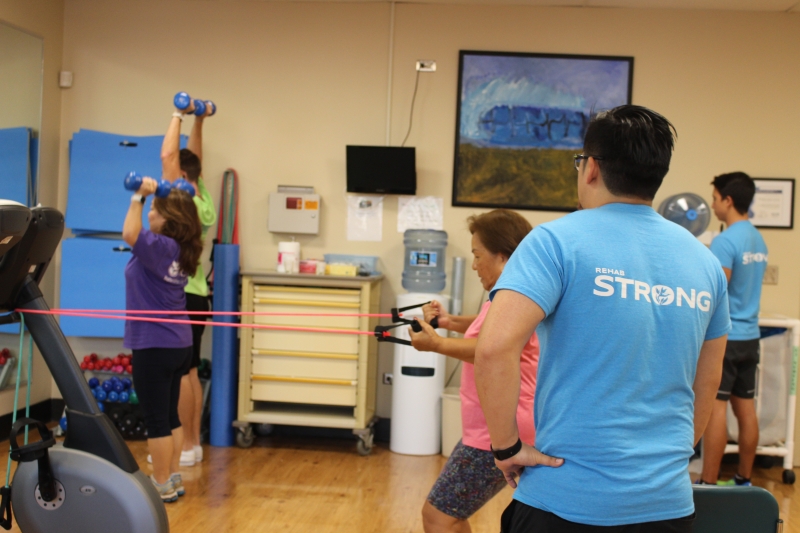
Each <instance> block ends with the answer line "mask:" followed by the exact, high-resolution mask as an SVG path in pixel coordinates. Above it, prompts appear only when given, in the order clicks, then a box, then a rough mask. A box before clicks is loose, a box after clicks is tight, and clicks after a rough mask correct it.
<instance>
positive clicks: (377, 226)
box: [347, 195, 383, 241]
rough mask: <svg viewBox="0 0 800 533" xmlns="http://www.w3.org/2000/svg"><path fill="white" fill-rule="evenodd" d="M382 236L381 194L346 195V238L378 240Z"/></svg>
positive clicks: (351, 239) (352, 239)
mask: <svg viewBox="0 0 800 533" xmlns="http://www.w3.org/2000/svg"><path fill="white" fill-rule="evenodd" d="M382 236H383V196H355V195H348V196H347V240H348V241H380V240H381V239H382Z"/></svg>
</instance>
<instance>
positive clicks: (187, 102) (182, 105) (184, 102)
mask: <svg viewBox="0 0 800 533" xmlns="http://www.w3.org/2000/svg"><path fill="white" fill-rule="evenodd" d="M172 102H173V103H174V104H175V107H177V108H178V109H179V110H181V111H189V112H191V111H192V110H191V109H189V106H191V105H192V97H191V96H189V93H184V92H180V93H178V94H176V95H175V98H173V99H172Z"/></svg>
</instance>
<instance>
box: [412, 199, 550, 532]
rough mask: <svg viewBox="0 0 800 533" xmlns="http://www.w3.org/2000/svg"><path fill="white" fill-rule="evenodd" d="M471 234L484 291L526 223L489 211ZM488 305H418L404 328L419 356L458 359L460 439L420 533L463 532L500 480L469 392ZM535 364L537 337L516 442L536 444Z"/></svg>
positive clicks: (524, 374)
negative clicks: (450, 308)
mask: <svg viewBox="0 0 800 533" xmlns="http://www.w3.org/2000/svg"><path fill="white" fill-rule="evenodd" d="M467 222H468V223H469V231H470V233H472V255H473V256H474V260H473V261H472V269H473V270H475V271H476V272H477V273H478V277H479V278H480V280H481V285H483V288H484V290H486V291H490V290H491V289H492V287H494V284H495V282H497V279H498V278H499V277H500V274H501V273H502V272H503V268H504V267H505V265H506V263H507V262H508V259H509V257H511V254H512V253H514V250H516V248H517V246H518V245H519V243H520V242H521V241H522V239H524V238H525V236H526V235H527V234H528V233H529V232H530V231H531V229H532V228H531V225H530V223H528V221H527V220H525V219H524V218H523V217H522V216H520V215H519V214H518V213H516V212H514V211H509V210H506V209H495V210H494V211H490V212H488V213H485V214H483V215H479V216H471V217H469V218H468V219H467ZM490 305H491V302H486V303H484V304H483V307H482V308H481V311H480V313H479V314H478V315H472V316H454V315H450V314H448V313H447V311H446V310H445V309H444V308H442V306H441V305H440V304H439V303H438V302H435V301H434V302H432V303H431V304H430V305H426V306H425V307H424V308H423V311H424V313H425V323H423V324H422V331H421V332H419V333H414V332H413V331H411V329H410V328H409V332H410V335H411V344H412V345H413V346H414V348H416V349H417V350H419V351H423V352H438V353H441V354H444V355H447V356H449V357H455V358H456V359H460V360H461V361H463V362H464V366H463V368H462V370H461V424H462V434H461V441H459V443H458V444H457V445H456V447H455V449H454V450H453V452H452V453H451V455H450V458H449V459H448V461H447V464H445V466H444V468H443V469H442V472H441V474H439V478H438V479H437V480H436V483H434V485H433V488H432V489H431V492H430V494H428V498H427V501H426V502H425V505H424V506H423V507H422V522H423V526H424V528H425V532H426V533H444V532H469V531H470V527H469V522H468V521H467V520H468V519H469V517H470V516H472V515H473V514H474V513H475V512H476V511H477V510H478V509H480V508H481V507H483V505H484V504H485V503H486V502H488V501H489V500H491V499H492V498H493V497H494V496H495V495H496V494H497V493H498V492H500V491H501V490H502V489H503V487H505V486H506V481H505V479H504V478H503V473H502V472H501V471H500V470H499V469H498V468H497V467H496V466H495V462H494V456H493V455H492V451H491V441H490V439H489V429H488V428H487V426H486V419H485V418H484V416H483V411H482V410H481V406H480V403H479V402H478V391H477V389H476V388H475V377H474V367H473V364H472V363H473V361H474V359H475V346H476V345H477V341H478V332H479V331H480V329H481V325H482V324H483V320H484V318H485V317H486V313H487V312H488V311H489V306H490ZM434 317H438V319H439V327H441V328H444V329H447V330H450V331H456V332H459V333H463V334H464V338H461V339H459V338H450V337H440V336H439V335H437V334H436V331H435V330H434V329H433V328H432V327H431V326H430V325H429V324H428V322H430V320H432V319H433V318H434ZM538 362H539V341H538V339H537V337H536V334H535V333H534V335H533V336H532V337H531V338H530V341H528V344H527V345H526V346H525V349H524V350H523V352H522V363H521V364H522V366H521V383H520V397H519V405H518V406H517V425H518V426H519V431H520V438H521V439H522V440H523V441H524V442H525V443H527V444H530V445H533V444H534V427H533V396H534V391H535V390H536V368H537V364H538Z"/></svg>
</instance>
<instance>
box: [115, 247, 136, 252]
mask: <svg viewBox="0 0 800 533" xmlns="http://www.w3.org/2000/svg"><path fill="white" fill-rule="evenodd" d="M111 250H113V251H115V252H130V251H131V249H130V248H128V247H127V246H116V247H114V248H112V249H111Z"/></svg>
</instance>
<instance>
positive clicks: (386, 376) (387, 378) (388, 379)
mask: <svg viewBox="0 0 800 533" xmlns="http://www.w3.org/2000/svg"><path fill="white" fill-rule="evenodd" d="M393 380H394V375H393V374H392V373H391V372H384V373H383V384H384V385H391V384H392V381H393Z"/></svg>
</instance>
